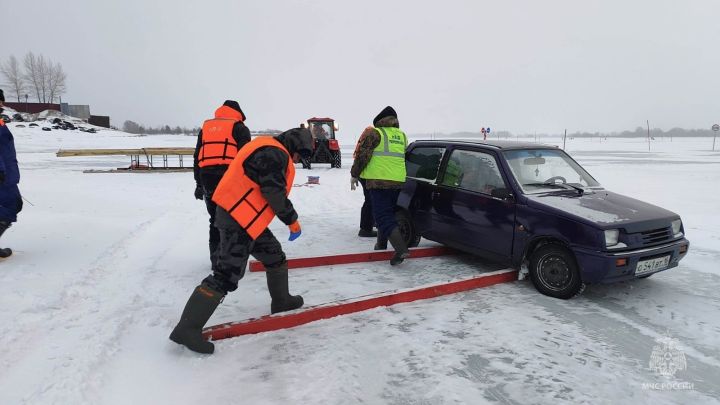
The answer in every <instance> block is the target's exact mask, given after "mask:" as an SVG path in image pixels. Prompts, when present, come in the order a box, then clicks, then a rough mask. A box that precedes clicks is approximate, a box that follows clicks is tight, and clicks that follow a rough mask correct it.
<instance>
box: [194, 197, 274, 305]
mask: <svg viewBox="0 0 720 405" xmlns="http://www.w3.org/2000/svg"><path fill="white" fill-rule="evenodd" d="M217 215H218V216H227V217H228V218H222V219H221V220H220V221H218V225H220V227H219V228H218V232H219V234H220V244H219V246H218V250H217V253H218V254H217V263H216V265H215V267H214V268H213V274H211V275H210V276H208V277H207V278H205V280H203V283H204V284H207V285H209V286H211V287H213V288H214V289H215V290H217V291H221V292H223V293H228V292H230V291H235V290H236V289H237V287H238V282H239V281H240V279H242V278H243V277H244V276H245V269H246V268H247V262H248V259H249V258H250V256H252V257H254V258H255V259H256V260H258V261H260V262H261V263H262V264H263V265H264V266H265V268H266V271H267V272H272V271H273V270H276V269H279V268H283V267H285V266H287V260H286V258H285V252H283V250H282V246H281V245H280V242H279V241H278V240H277V238H275V235H273V233H272V232H271V231H270V229H266V230H265V231H264V232H263V233H261V234H260V236H258V238H257V239H255V240H253V239H252V238H251V237H250V235H248V234H247V232H245V230H244V229H242V228H241V227H240V225H238V224H237V222H235V221H234V220H233V219H232V217H230V214H228V213H227V212H226V211H225V210H223V209H222V208H218V210H217ZM230 221H231V222H230Z"/></svg>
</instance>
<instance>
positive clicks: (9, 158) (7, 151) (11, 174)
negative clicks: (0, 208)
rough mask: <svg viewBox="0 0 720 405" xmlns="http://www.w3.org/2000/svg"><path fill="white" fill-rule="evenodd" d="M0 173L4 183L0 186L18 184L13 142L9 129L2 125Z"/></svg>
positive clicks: (18, 176) (0, 129)
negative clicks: (3, 177)
mask: <svg viewBox="0 0 720 405" xmlns="http://www.w3.org/2000/svg"><path fill="white" fill-rule="evenodd" d="M0 172H1V173H2V174H4V175H5V181H4V182H2V183H0V186H13V185H17V184H18V183H20V170H19V169H18V162H17V154H16V152H15V140H14V138H13V136H12V133H11V132H10V129H8V127H7V126H6V125H5V124H4V123H3V124H0ZM1 177H2V176H0V178H1Z"/></svg>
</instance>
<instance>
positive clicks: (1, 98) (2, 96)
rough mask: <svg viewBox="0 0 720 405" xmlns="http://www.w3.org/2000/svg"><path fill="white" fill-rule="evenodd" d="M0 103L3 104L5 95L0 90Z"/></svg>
mask: <svg viewBox="0 0 720 405" xmlns="http://www.w3.org/2000/svg"><path fill="white" fill-rule="evenodd" d="M0 101H2V102H3V103H4V102H5V93H3V91H2V89H0Z"/></svg>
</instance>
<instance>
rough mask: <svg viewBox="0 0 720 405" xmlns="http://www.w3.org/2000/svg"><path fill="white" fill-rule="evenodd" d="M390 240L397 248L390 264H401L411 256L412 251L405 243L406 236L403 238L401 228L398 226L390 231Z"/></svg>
mask: <svg viewBox="0 0 720 405" xmlns="http://www.w3.org/2000/svg"><path fill="white" fill-rule="evenodd" d="M388 240H389V241H390V244H391V245H392V246H393V248H394V249H395V255H393V257H392V258H391V259H390V264H391V265H392V266H395V265H397V264H400V263H402V262H403V260H405V259H406V258H408V257H410V251H409V250H408V248H407V245H406V244H405V238H403V236H402V234H401V233H400V229H399V228H397V227H396V228H395V229H393V230H392V232H390V236H389V237H388Z"/></svg>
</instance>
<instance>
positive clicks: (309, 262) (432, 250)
mask: <svg viewBox="0 0 720 405" xmlns="http://www.w3.org/2000/svg"><path fill="white" fill-rule="evenodd" d="M453 253H454V251H453V250H452V249H450V248H447V247H445V246H434V247H427V248H414V249H410V259H417V258H421V257H431V256H443V255H449V254H453ZM394 254H395V252H394V251H392V250H390V251H377V252H370V253H349V254H343V255H332V256H315V257H301V258H298V259H288V261H287V262H288V269H297V268H301V267H317V266H331V265H336V264H350V263H364V262H379V261H384V260H390V258H391V257H392V256H393V255H394ZM250 271H253V272H257V271H265V266H263V264H262V263H260V262H258V261H256V260H251V261H250Z"/></svg>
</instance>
